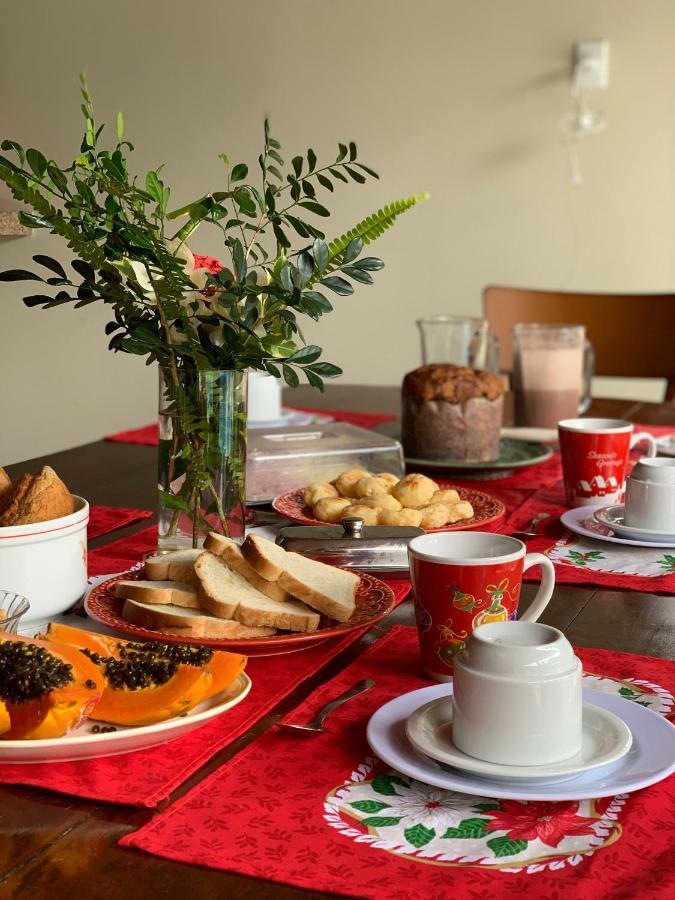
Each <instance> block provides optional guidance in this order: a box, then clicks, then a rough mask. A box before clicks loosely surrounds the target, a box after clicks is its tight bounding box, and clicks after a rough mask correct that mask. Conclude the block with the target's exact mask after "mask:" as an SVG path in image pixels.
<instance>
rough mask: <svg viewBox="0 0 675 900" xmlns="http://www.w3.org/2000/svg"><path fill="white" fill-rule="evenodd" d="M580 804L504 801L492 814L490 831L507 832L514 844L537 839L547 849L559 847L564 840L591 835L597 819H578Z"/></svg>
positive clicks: (580, 817)
mask: <svg viewBox="0 0 675 900" xmlns="http://www.w3.org/2000/svg"><path fill="white" fill-rule="evenodd" d="M578 810H579V804H578V803H574V802H571V803H544V802H542V801H533V802H530V803H520V802H519V801H518V800H502V801H501V803H500V808H499V809H496V810H494V811H492V810H491V811H490V813H489V815H490V816H491V819H490V824H489V825H487V826H486V827H487V828H488V829H489V830H490V831H506V836H507V837H508V838H510V839H511V840H512V841H533V840H535V839H536V838H539V840H540V841H541V842H542V844H546V845H547V846H548V847H557V846H558V844H559V843H560V842H561V841H562V840H563V838H566V837H570V836H572V835H579V834H588V833H589V832H590V831H591V825H592V824H593V823H594V822H595V819H588V818H585V817H583V816H578V815H577V812H578Z"/></svg>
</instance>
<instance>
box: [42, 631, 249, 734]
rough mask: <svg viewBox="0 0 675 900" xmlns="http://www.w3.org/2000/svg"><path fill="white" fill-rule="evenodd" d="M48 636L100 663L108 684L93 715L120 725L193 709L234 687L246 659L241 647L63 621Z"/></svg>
mask: <svg viewBox="0 0 675 900" xmlns="http://www.w3.org/2000/svg"><path fill="white" fill-rule="evenodd" d="M45 637H46V639H47V641H50V642H54V643H55V644H57V645H59V646H61V645H69V646H74V647H78V648H79V650H80V652H81V653H83V654H84V655H86V656H87V657H88V658H89V659H90V660H91V661H93V662H94V663H95V664H96V665H97V666H98V667H99V670H100V672H101V673H102V674H103V677H104V679H105V687H104V690H103V695H102V697H101V700H100V701H99V703H98V705H97V707H96V710H95V713H94V716H93V717H94V718H96V719H99V720H101V721H104V722H111V723H113V724H116V725H151V724H153V723H155V722H161V721H163V720H164V719H169V718H172V717H173V716H178V715H181V714H182V713H185V712H188V711H189V710H190V709H192V708H193V707H194V706H196V705H197V704H198V703H201V701H202V700H206V699H208V698H209V697H212V696H214V695H215V694H217V693H219V692H220V691H222V690H225V689H226V688H227V687H229V685H230V684H231V683H232V682H233V681H234V680H235V679H236V678H237V676H238V675H239V673H240V672H241V671H243V669H244V666H245V665H246V657H245V656H241V655H240V654H237V653H226V652H223V651H219V650H211V649H209V648H207V647H193V646H188V645H185V644H163V643H161V642H158V641H148V642H145V643H138V642H134V641H126V640H123V639H121V638H115V637H109V636H107V635H101V634H94V633H92V632H86V631H82V630H80V629H79V628H73V627H72V626H69V625H62V624H60V623H52V624H50V626H49V628H48V630H47V634H46V635H45Z"/></svg>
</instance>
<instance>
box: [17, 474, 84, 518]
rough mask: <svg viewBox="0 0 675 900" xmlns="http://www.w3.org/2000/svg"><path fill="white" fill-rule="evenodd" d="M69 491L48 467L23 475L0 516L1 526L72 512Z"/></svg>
mask: <svg viewBox="0 0 675 900" xmlns="http://www.w3.org/2000/svg"><path fill="white" fill-rule="evenodd" d="M73 508H74V505H73V498H72V496H71V494H70V491H69V490H68V488H67V487H66V486H65V484H64V483H63V482H62V481H61V479H60V478H59V476H58V475H57V474H56V472H55V471H54V470H53V469H52V468H51V467H50V466H43V467H42V469H41V470H40V472H39V473H38V474H37V475H29V474H25V475H22V476H21V478H20V479H19V481H18V482H17V484H16V486H15V488H14V491H13V493H12V495H11V497H10V501H9V504H7V506H6V509H5V510H4V512H3V513H2V515H1V516H0V525H31V524H33V523H34V522H47V521H50V520H51V519H59V518H61V517H62V516H69V515H70V514H71V513H72V512H73Z"/></svg>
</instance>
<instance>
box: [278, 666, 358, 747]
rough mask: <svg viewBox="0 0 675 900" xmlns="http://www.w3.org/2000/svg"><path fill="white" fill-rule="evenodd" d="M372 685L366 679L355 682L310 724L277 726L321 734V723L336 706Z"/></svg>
mask: <svg viewBox="0 0 675 900" xmlns="http://www.w3.org/2000/svg"><path fill="white" fill-rule="evenodd" d="M374 685H375V682H374V681H373V680H372V679H371V678H366V679H365V681H359V682H357V683H356V684H355V685H354V687H352V688H350V689H349V690H348V691H345V692H344V694H340V696H339V697H336V698H335V700H331V701H330V703H327V704H326V705H325V706H324V707H323V708H322V709H320V710H319V712H318V713H317V714H316V716H315V717H314V718H313V719H312V721H311V722H305V723H304V724H296V723H295V722H280V723H279V724H280V725H281V726H282V727H283V728H292V729H293V730H294V731H305V732H310V733H312V734H321V733H322V732H324V731H325V730H326V729H325V728H323V723H324V722H325V720H326V718H327V717H328V716H329V715H330V714H331V713H332V712H333V710H335V709H337V708H338V706H342V704H343V703H346V702H347V701H348V700H351V699H352V697H357V696H358V695H359V694H363V693H365V692H366V691H369V690H370V689H371V687H373V686H374Z"/></svg>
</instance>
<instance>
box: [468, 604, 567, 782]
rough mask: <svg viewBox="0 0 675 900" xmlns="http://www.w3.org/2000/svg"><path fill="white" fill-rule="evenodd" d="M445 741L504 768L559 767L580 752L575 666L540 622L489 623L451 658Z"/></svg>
mask: <svg viewBox="0 0 675 900" xmlns="http://www.w3.org/2000/svg"><path fill="white" fill-rule="evenodd" d="M452 705H453V713H452V741H453V743H454V744H455V746H456V747H457V748H458V749H459V750H461V751H462V752H463V753H467V754H468V755H469V756H473V757H475V758H476V759H482V760H485V761H486V762H492V763H498V764H503V765H507V766H540V765H546V764H548V763H556V762H561V761H562V760H565V759H569V758H571V757H573V756H576V754H577V753H579V752H580V751H581V716H582V701H581V661H580V660H579V659H578V658H577V657H576V656H575V655H574V651H573V650H572V647H571V645H570V643H569V641H568V640H567V638H566V637H565V635H564V634H563V633H562V632H561V631H558V629H557V628H552V627H551V626H550V625H542V624H541V623H540V622H523V621H519V622H491V623H489V624H487V625H481V626H479V627H478V628H476V629H475V631H474V632H473V634H472V635H471V636H470V637H469V639H468V640H467V642H466V646H465V648H464V650H463V651H462V652H461V653H460V654H458V656H457V657H456V658H455V677H454V684H453V695H452Z"/></svg>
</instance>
